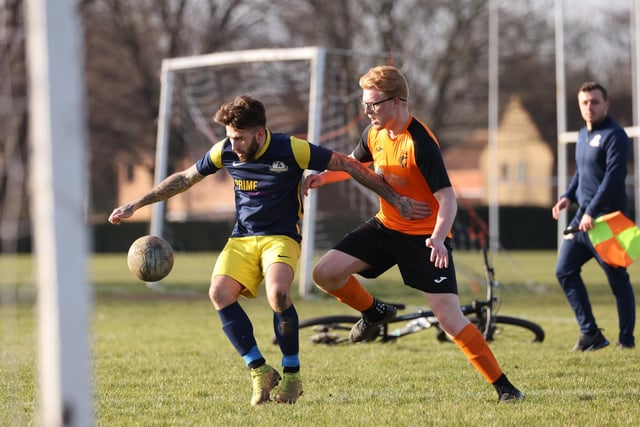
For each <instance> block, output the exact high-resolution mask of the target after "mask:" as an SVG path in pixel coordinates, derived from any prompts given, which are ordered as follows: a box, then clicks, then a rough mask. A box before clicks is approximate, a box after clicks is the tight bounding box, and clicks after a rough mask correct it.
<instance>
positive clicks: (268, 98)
mask: <svg viewBox="0 0 640 427" xmlns="http://www.w3.org/2000/svg"><path fill="white" fill-rule="evenodd" d="M385 61H386V56H385V55H383V54H367V55H364V54H358V53H355V52H350V51H343V50H331V49H327V48H324V47H318V46H311V47H300V48H282V49H253V50H240V51H229V52H219V53H212V54H206V55H198V56H191V57H179V58H168V59H165V60H164V61H163V62H162V69H161V91H160V105H159V117H158V132H157V138H156V154H155V172H154V183H155V184H158V183H159V182H160V181H162V180H163V179H164V178H165V177H166V176H167V173H168V167H169V146H170V144H171V142H170V140H172V139H174V138H179V139H180V140H181V141H182V142H183V143H184V144H185V147H186V148H185V151H188V155H189V156H190V157H193V158H192V159H191V160H194V159H195V158H196V157H197V156H200V155H201V154H202V153H203V152H204V151H205V150H206V149H208V148H209V147H210V146H211V144H213V143H215V142H217V141H218V140H220V139H222V138H223V137H224V133H223V130H221V129H220V127H219V126H216V125H215V124H214V123H212V120H211V117H212V116H213V114H214V113H215V111H217V109H218V108H219V107H220V105H221V104H222V103H223V102H225V101H227V100H229V99H233V98H234V97H235V96H238V95H242V94H248V95H251V96H254V97H256V98H258V99H260V100H261V101H262V102H263V103H264V104H265V108H266V110H267V118H268V123H267V125H268V126H269V128H270V129H272V130H273V131H274V132H283V133H288V134H290V135H296V136H300V137H303V138H305V139H308V140H309V141H311V142H312V143H314V144H322V145H325V146H327V147H328V148H331V149H336V150H338V151H341V152H350V151H351V149H352V148H353V145H354V144H355V142H356V135H359V130H360V126H359V125H360V123H359V121H358V118H362V116H361V114H362V112H361V111H360V108H359V99H360V96H359V90H357V89H359V87H358V86H357V78H358V77H359V75H360V74H361V73H363V72H364V71H366V70H367V69H368V68H370V67H371V66H374V65H378V64H379V63H381V62H385ZM354 116H355V119H354ZM358 116H360V117H358ZM356 131H357V133H355V132H356ZM216 135H217V136H216ZM348 185H349V188H350V189H349V191H351V192H353V193H354V194H355V193H362V192H363V189H362V188H361V187H359V186H358V185H357V184H356V183H353V182H351V183H349V184H348ZM317 197H318V194H317V191H315V190H314V191H311V192H310V193H309V196H308V197H305V199H304V218H303V220H302V248H301V249H302V250H301V258H300V267H299V270H298V271H299V274H298V277H299V291H300V295H301V296H307V295H309V293H310V292H311V289H312V280H311V269H312V264H313V260H314V252H315V248H316V247H317V244H316V243H317V242H316V237H317V233H318V230H317V229H316V222H317V215H318V209H319V208H318V202H317ZM350 197H352V198H355V197H356V196H353V195H352V196H350ZM358 197H362V196H358ZM358 200H359V201H358V202H355V203H356V204H357V205H358V209H362V208H361V206H360V205H363V206H366V208H365V210H367V214H369V213H371V212H372V211H373V210H372V208H371V205H372V204H375V203H376V202H372V201H371V200H370V199H366V200H363V201H360V199H358ZM375 208H377V205H376V206H375ZM165 212H166V206H165V203H156V204H154V205H153V206H152V210H151V222H150V234H154V235H158V236H162V235H163V233H165V230H164V225H165V217H166V213H165ZM187 216H188V215H187Z"/></svg>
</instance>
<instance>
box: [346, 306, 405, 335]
mask: <svg viewBox="0 0 640 427" xmlns="http://www.w3.org/2000/svg"><path fill="white" fill-rule="evenodd" d="M384 308H385V313H384V316H383V317H382V319H380V320H378V321H375V322H369V321H367V320H365V319H364V318H362V319H360V320H358V321H357V322H356V324H355V325H353V328H351V332H349V341H351V342H360V341H371V340H372V339H374V338H375V337H376V336H377V335H378V328H379V326H380V325H384V324H385V323H387V322H389V321H390V320H393V319H394V318H395V317H396V313H397V309H396V308H395V307H394V306H392V305H389V304H384Z"/></svg>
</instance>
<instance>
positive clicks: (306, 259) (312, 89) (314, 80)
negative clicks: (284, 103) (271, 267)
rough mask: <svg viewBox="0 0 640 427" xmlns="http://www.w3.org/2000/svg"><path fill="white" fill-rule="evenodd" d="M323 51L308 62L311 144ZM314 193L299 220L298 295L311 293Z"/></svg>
mask: <svg viewBox="0 0 640 427" xmlns="http://www.w3.org/2000/svg"><path fill="white" fill-rule="evenodd" d="M325 56H326V51H325V49H324V48H318V50H317V52H316V55H315V56H314V58H313V59H311V77H310V80H311V81H310V84H309V130H308V134H309V140H310V141H311V142H313V143H315V144H317V143H318V141H320V135H321V133H322V98H323V95H324V94H323V88H324V67H325ZM317 198H318V195H317V192H316V191H315V190H312V191H310V192H309V195H308V196H307V197H305V199H304V214H305V215H304V219H303V221H302V249H301V254H300V275H299V277H300V283H299V285H298V289H299V291H300V296H302V297H305V296H308V295H309V294H310V292H311V288H312V285H313V280H312V277H311V270H312V269H313V255H314V253H313V252H314V247H315V225H316V220H317V218H316V205H317Z"/></svg>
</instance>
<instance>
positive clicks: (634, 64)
mask: <svg viewBox="0 0 640 427" xmlns="http://www.w3.org/2000/svg"><path fill="white" fill-rule="evenodd" d="M639 3H640V1H639V0H633V3H632V5H631V14H632V17H631V28H632V30H631V46H632V49H631V58H632V61H631V70H632V72H631V84H632V87H633V125H634V126H640V4H639ZM629 136H630V137H631V135H629ZM633 141H634V150H633V153H634V159H633V163H634V168H633V170H634V173H633V174H634V181H635V185H634V190H635V191H634V199H635V211H636V212H635V220H636V224H640V138H638V137H636V138H634V139H633Z"/></svg>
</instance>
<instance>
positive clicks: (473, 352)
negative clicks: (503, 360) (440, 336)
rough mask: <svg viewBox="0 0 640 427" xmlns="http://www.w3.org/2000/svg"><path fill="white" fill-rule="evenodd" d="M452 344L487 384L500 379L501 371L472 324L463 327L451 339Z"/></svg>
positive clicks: (484, 341) (485, 342) (482, 337)
mask: <svg viewBox="0 0 640 427" xmlns="http://www.w3.org/2000/svg"><path fill="white" fill-rule="evenodd" d="M453 342H455V343H456V345H457V346H458V347H459V348H460V350H462V352H463V353H464V355H465V356H467V359H469V362H471V364H472V365H473V366H474V367H475V368H476V369H477V370H478V372H480V373H481V374H482V376H483V377H484V378H485V379H486V380H487V381H489V383H491V384H493V383H494V382H495V381H496V380H497V379H498V378H500V375H502V369H500V366H499V365H498V361H497V360H496V357H495V356H494V354H493V352H492V351H491V348H490V347H489V344H487V341H486V340H485V339H484V336H483V335H482V334H481V333H480V331H479V330H478V328H476V327H475V326H474V325H473V324H471V323H470V324H468V325H467V326H465V327H464V328H463V329H462V330H461V331H460V332H459V333H458V335H456V336H455V337H453Z"/></svg>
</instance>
